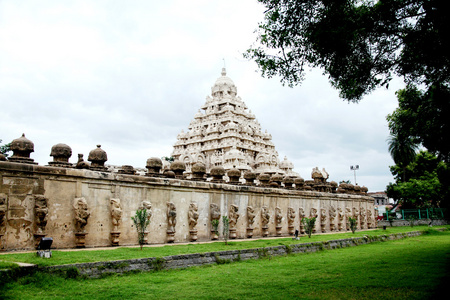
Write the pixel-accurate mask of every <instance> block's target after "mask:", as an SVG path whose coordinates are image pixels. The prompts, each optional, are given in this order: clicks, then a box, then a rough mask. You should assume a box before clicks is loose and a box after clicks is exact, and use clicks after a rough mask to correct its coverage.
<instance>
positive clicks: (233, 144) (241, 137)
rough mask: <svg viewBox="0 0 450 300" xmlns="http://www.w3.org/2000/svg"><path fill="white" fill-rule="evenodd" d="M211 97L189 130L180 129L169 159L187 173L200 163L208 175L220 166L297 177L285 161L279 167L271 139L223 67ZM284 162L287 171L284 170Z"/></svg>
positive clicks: (212, 89) (276, 153)
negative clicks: (181, 166) (238, 93)
mask: <svg viewBox="0 0 450 300" xmlns="http://www.w3.org/2000/svg"><path fill="white" fill-rule="evenodd" d="M211 96H212V97H211ZM211 96H207V97H206V102H205V104H203V106H201V110H199V111H198V113H197V114H195V116H194V119H193V120H192V121H191V123H190V124H189V127H188V131H187V132H184V131H183V130H182V131H181V133H180V134H178V136H177V139H178V140H177V142H176V143H175V145H174V150H173V153H172V156H173V157H174V158H175V159H177V160H181V161H183V162H185V163H186V171H188V172H189V171H190V168H191V166H192V165H193V164H195V163H197V162H201V163H204V164H205V166H206V170H207V172H209V170H210V169H211V168H212V167H214V166H222V167H223V168H224V169H225V170H230V169H232V168H233V167H236V168H237V169H239V170H240V171H252V172H255V173H258V174H260V173H268V174H275V173H278V174H282V175H288V176H298V174H297V173H295V172H293V171H292V169H293V165H292V163H291V162H289V161H286V160H287V159H286V158H285V161H283V162H282V163H281V165H280V162H279V159H278V152H277V151H276V150H275V146H274V144H273V143H272V136H271V135H270V134H269V133H267V130H266V131H265V132H262V131H261V125H260V124H259V122H258V120H257V119H256V118H255V115H254V114H252V112H251V111H249V110H248V108H247V105H245V103H244V102H243V101H242V99H241V97H239V96H237V88H236V85H235V84H234V82H233V81H232V80H231V79H230V78H229V77H228V76H227V73H226V70H225V68H223V69H222V76H221V77H219V78H218V79H217V80H216V83H215V84H214V86H213V87H212V88H211ZM286 163H288V165H289V168H286V167H283V166H284V165H286Z"/></svg>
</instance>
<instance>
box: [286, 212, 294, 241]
mask: <svg viewBox="0 0 450 300" xmlns="http://www.w3.org/2000/svg"><path fill="white" fill-rule="evenodd" d="M287 221H288V232H289V234H290V235H293V234H294V221H295V210H294V208H293V207H288V210H287Z"/></svg>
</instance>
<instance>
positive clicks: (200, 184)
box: [0, 161, 375, 250]
mask: <svg viewBox="0 0 450 300" xmlns="http://www.w3.org/2000/svg"><path fill="white" fill-rule="evenodd" d="M38 195H39V197H45V199H47V203H46V205H47V208H46V219H45V218H40V217H39V216H36V196H38ZM0 197H1V199H3V200H2V201H1V202H2V203H0V214H1V215H2V216H3V218H2V219H1V220H0V221H2V225H1V226H0V234H2V235H3V236H2V237H1V246H2V247H3V249H5V250H17V249H33V248H34V246H35V238H34V233H35V231H36V226H37V225H38V226H41V228H42V229H45V235H46V236H47V237H52V238H53V245H52V246H53V247H55V248H74V247H76V246H77V240H76V234H77V233H83V232H84V233H85V236H84V239H85V240H84V245H85V246H86V247H104V246H110V245H111V232H114V226H115V222H114V221H113V220H112V219H114V218H113V216H112V215H111V199H120V209H121V218H120V223H118V226H119V228H120V245H136V244H137V232H136V229H135V228H134V226H132V220H131V216H134V214H135V212H136V210H137V209H139V208H140V207H141V206H142V205H143V203H148V204H149V203H151V209H152V217H151V223H150V225H149V227H148V232H149V233H148V243H149V244H162V243H166V242H168V241H169V240H168V229H170V230H169V231H170V233H171V234H173V239H174V240H173V241H174V242H188V241H189V240H190V237H191V234H190V226H189V207H190V206H191V204H192V203H196V206H197V207H196V208H197V213H198V218H197V224H196V226H195V229H196V230H197V236H198V241H207V240H210V239H211V220H212V219H213V218H214V217H220V215H222V216H223V215H228V213H229V209H230V207H231V206H232V205H233V207H234V208H235V211H236V212H239V214H241V216H240V217H239V218H236V224H235V226H234V227H235V228H236V237H237V238H247V237H248V231H247V228H248V227H249V220H250V224H251V225H252V228H253V230H252V233H253V235H252V236H253V237H261V236H263V224H262V218H263V214H262V213H261V211H262V208H263V207H265V209H266V211H267V213H268V214H269V215H270V218H269V221H268V223H267V231H268V236H276V235H277V227H278V228H281V235H282V236H288V235H289V230H290V229H289V228H292V226H293V227H294V228H295V229H300V220H301V217H300V215H299V214H300V213H301V212H303V214H304V215H306V216H309V215H310V213H311V212H315V214H319V213H320V210H321V209H325V210H326V211H327V212H329V211H332V209H331V207H333V209H335V211H336V212H337V215H338V216H341V215H342V213H344V212H347V211H349V212H352V211H353V208H355V213H356V209H357V211H358V215H359V214H360V212H361V211H362V209H361V208H364V212H365V213H366V214H365V217H364V216H363V217H360V218H359V220H360V223H362V224H360V226H361V225H362V227H363V228H365V227H368V225H367V221H368V220H371V219H373V215H372V217H371V218H370V217H369V214H368V213H367V212H368V211H373V203H374V201H373V198H372V197H368V196H364V195H356V194H342V193H326V192H317V191H305V190H303V191H302V190H292V189H282V188H270V187H264V188H261V187H257V186H238V185H230V184H221V183H209V182H205V181H189V180H181V179H172V178H154V177H148V176H137V175H128V174H119V173H105V172H97V171H92V170H88V169H70V168H61V167H51V166H39V165H31V164H18V163H11V162H4V161H0ZM83 199H84V200H83ZM169 203H170V204H169ZM168 204H169V205H168ZM172 204H173V205H172ZM211 205H212V206H211ZM249 206H251V209H250V210H247V207H249ZM212 207H214V208H217V210H215V209H212ZM277 207H278V208H279V209H280V211H281V213H279V215H280V216H281V218H278V221H277V218H276V208H277ZM300 208H301V209H300ZM347 208H348V210H347ZM192 209H193V211H195V209H194V208H192ZM173 211H175V213H176V221H175V222H174V221H173V220H172V219H171V218H170V214H171V212H173ZM292 212H294V213H295V214H296V217H295V218H294V217H289V216H287V214H288V213H292ZM213 214H214V216H213ZM247 214H252V215H251V216H248V215H247ZM253 214H254V215H253ZM172 215H173V213H172ZM191 215H193V216H195V217H197V216H196V214H191ZM216 215H217V216H216ZM327 215H328V214H327ZM42 217H43V216H42ZM39 218H40V219H39ZM194 219H195V218H194ZM37 220H39V221H38V222H37ZM321 222H322V220H321ZM321 222H317V223H321ZM331 222H332V220H330V218H327V219H325V220H324V222H323V224H325V226H324V228H325V230H326V231H330V226H331V225H330V224H331ZM339 222H340V224H341V225H339ZM339 222H338V226H337V227H339V226H341V227H342V229H341V230H342V231H344V230H346V224H345V223H347V221H346V219H344V218H343V219H342V220H341V219H339ZM371 223H373V224H374V223H375V222H373V221H372V222H371ZM119 224H120V225H119ZM191 224H193V223H192V222H191ZM44 225H45V227H44ZM172 226H173V228H170V227H172ZM221 226H222V224H220V228H219V230H218V231H219V232H222V228H221ZM319 226H320V225H319ZM372 226H373V225H372ZM335 227H336V226H335ZM317 229H318V230H320V229H321V227H318V228H317ZM336 230H339V228H336Z"/></svg>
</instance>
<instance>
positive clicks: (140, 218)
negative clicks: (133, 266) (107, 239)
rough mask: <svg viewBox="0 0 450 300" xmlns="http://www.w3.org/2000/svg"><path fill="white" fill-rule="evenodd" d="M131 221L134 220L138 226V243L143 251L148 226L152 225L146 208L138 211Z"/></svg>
mask: <svg viewBox="0 0 450 300" xmlns="http://www.w3.org/2000/svg"><path fill="white" fill-rule="evenodd" d="M131 219H132V220H133V223H134V226H136V230H137V233H138V243H139V246H141V250H142V246H143V245H144V240H145V231H146V230H147V226H148V224H150V215H149V212H148V211H147V209H145V208H143V209H138V210H137V211H136V214H135V215H134V217H131Z"/></svg>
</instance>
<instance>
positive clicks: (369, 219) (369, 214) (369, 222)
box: [367, 209, 373, 229]
mask: <svg viewBox="0 0 450 300" xmlns="http://www.w3.org/2000/svg"><path fill="white" fill-rule="evenodd" d="M372 226H373V219H372V211H371V210H370V209H368V210H367V228H369V229H370V228H372Z"/></svg>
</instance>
